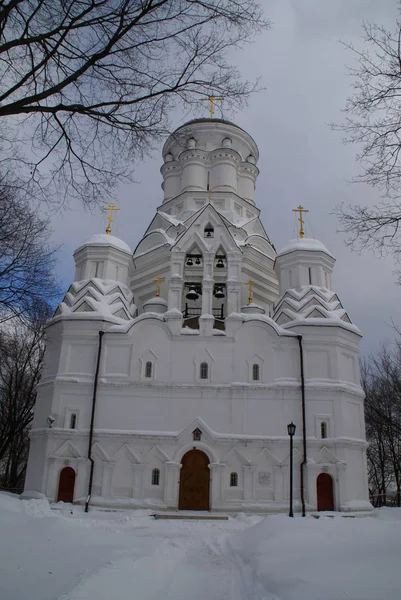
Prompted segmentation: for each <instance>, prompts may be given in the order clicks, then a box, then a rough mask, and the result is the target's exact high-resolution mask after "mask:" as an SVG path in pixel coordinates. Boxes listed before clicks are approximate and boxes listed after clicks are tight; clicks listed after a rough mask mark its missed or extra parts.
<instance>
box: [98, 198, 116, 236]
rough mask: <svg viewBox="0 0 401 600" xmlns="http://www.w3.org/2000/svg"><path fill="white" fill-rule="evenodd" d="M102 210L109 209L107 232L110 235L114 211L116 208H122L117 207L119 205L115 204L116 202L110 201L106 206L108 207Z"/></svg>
mask: <svg viewBox="0 0 401 600" xmlns="http://www.w3.org/2000/svg"><path fill="white" fill-rule="evenodd" d="M102 210H104V211H107V210H108V211H109V214H108V215H107V227H106V233H107V235H110V233H111V222H112V220H113V211H114V210H120V209H119V208H117V206H114V204H113V203H112V202H110V204H109V205H108V206H106V208H103V209H102Z"/></svg>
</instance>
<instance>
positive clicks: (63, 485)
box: [57, 467, 75, 502]
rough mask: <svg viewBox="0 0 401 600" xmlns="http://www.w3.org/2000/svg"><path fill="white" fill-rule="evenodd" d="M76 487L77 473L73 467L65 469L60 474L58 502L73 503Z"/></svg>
mask: <svg viewBox="0 0 401 600" xmlns="http://www.w3.org/2000/svg"><path fill="white" fill-rule="evenodd" d="M74 486H75V471H74V469H73V468H72V467H65V468H64V469H63V470H62V471H61V473H60V481H59V484H58V496H57V502H73V501H74Z"/></svg>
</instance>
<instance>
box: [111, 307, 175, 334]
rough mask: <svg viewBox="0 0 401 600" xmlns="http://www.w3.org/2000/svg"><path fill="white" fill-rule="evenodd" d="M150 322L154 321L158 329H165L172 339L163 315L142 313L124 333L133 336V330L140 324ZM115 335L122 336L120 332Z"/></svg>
mask: <svg viewBox="0 0 401 600" xmlns="http://www.w3.org/2000/svg"><path fill="white" fill-rule="evenodd" d="M150 320H151V321H153V324H154V325H156V326H157V327H160V329H163V331H164V332H165V333H166V334H167V337H168V339H169V340H171V339H172V337H173V335H172V333H171V331H170V328H169V327H168V325H167V324H166V323H165V321H164V317H163V315H156V314H154V313H142V314H141V315H139V317H136V318H135V320H134V322H133V323H131V324H130V325H129V327H128V328H127V330H126V331H124V333H128V334H130V335H131V336H132V335H133V328H135V327H138V326H139V325H140V323H142V321H150ZM113 333H115V335H121V334H119V332H113Z"/></svg>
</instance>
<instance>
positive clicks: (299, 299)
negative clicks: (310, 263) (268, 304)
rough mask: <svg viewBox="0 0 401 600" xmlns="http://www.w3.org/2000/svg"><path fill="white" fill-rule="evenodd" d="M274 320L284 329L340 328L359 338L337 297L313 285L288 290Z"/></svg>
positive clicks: (275, 311)
mask: <svg viewBox="0 0 401 600" xmlns="http://www.w3.org/2000/svg"><path fill="white" fill-rule="evenodd" d="M273 319H274V321H275V322H276V323H278V324H279V325H280V326H281V327H283V328H284V329H287V328H288V327H292V326H294V325H320V326H324V327H325V326H341V327H344V328H345V329H348V330H350V331H353V332H354V333H357V334H358V335H361V332H360V330H359V329H358V327H356V325H354V324H353V323H352V321H351V319H350V317H349V315H348V313H347V312H346V310H344V308H343V306H342V304H341V302H340V300H339V298H338V296H337V294H335V293H334V292H333V291H332V290H329V289H327V288H324V287H318V286H314V285H303V286H301V287H300V288H297V289H290V290H287V291H286V292H285V293H284V295H283V296H282V297H281V298H280V300H279V301H278V303H277V304H276V306H275V309H274V314H273Z"/></svg>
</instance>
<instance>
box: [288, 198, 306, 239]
mask: <svg viewBox="0 0 401 600" xmlns="http://www.w3.org/2000/svg"><path fill="white" fill-rule="evenodd" d="M292 212H296V213H299V217H298V221H299V237H300V238H304V237H305V231H304V220H303V218H302V213H308V212H309V210H306V208H304V207H303V206H301V205H299V206H298V208H293V209H292Z"/></svg>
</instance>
